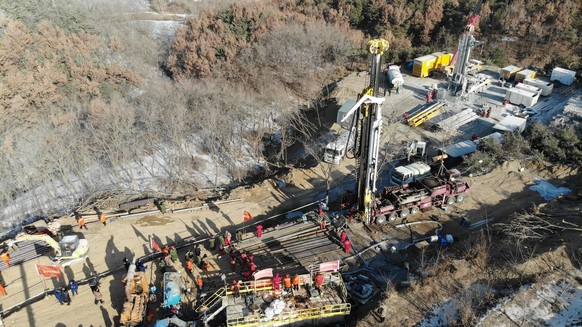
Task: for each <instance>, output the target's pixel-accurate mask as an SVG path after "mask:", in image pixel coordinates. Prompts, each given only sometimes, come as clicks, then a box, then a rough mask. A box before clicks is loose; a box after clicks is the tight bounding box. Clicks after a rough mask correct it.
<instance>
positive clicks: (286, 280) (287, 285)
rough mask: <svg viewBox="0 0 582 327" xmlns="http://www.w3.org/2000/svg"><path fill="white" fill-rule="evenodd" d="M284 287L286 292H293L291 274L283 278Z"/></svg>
mask: <svg viewBox="0 0 582 327" xmlns="http://www.w3.org/2000/svg"><path fill="white" fill-rule="evenodd" d="M283 285H284V286H285V292H291V276H289V274H287V275H285V278H283Z"/></svg>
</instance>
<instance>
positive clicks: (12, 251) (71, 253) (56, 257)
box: [5, 233, 89, 267]
mask: <svg viewBox="0 0 582 327" xmlns="http://www.w3.org/2000/svg"><path fill="white" fill-rule="evenodd" d="M51 235H52V233H44V234H43V233H38V234H27V233H21V234H19V235H17V236H16V237H15V238H14V239H12V240H9V241H7V242H6V245H7V246H6V247H5V249H6V250H5V251H6V252H7V253H8V255H9V256H10V258H11V259H14V258H15V257H16V256H18V255H19V252H20V247H19V244H22V243H24V242H26V241H31V242H32V243H35V242H41V243H46V244H47V245H48V246H49V247H50V248H52V250H53V253H52V254H51V255H50V259H51V260H52V261H54V262H58V263H59V264H60V265H61V266H62V267H66V266H69V265H71V264H72V263H75V262H78V261H82V260H83V259H85V258H86V257H87V254H88V252H89V242H88V241H87V240H86V239H82V238H79V236H78V235H66V236H63V237H62V238H61V240H60V241H57V240H56V239H55V238H53V236H51Z"/></svg>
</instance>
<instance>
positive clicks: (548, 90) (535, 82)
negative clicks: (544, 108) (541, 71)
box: [523, 78, 554, 97]
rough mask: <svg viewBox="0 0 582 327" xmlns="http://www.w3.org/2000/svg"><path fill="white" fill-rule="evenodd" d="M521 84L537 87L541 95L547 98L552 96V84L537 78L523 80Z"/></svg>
mask: <svg viewBox="0 0 582 327" xmlns="http://www.w3.org/2000/svg"><path fill="white" fill-rule="evenodd" d="M523 84H526V85H531V86H535V87H538V88H540V89H541V90H542V93H541V95H542V96H544V97H547V96H548V95H550V94H552V91H553V90H554V84H553V83H550V82H545V81H542V80H540V79H537V78H526V79H524V80H523Z"/></svg>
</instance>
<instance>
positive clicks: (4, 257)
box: [0, 252, 10, 268]
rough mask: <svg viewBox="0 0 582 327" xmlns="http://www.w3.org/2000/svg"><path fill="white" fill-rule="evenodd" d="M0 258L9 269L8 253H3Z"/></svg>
mask: <svg viewBox="0 0 582 327" xmlns="http://www.w3.org/2000/svg"><path fill="white" fill-rule="evenodd" d="M0 258H2V260H4V262H5V263H6V266H7V267H8V268H10V254H9V253H8V252H4V253H2V254H0Z"/></svg>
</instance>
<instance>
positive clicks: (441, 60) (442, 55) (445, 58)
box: [432, 52, 453, 69]
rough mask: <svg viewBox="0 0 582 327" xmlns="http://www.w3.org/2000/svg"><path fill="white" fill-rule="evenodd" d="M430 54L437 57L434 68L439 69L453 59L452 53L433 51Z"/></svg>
mask: <svg viewBox="0 0 582 327" xmlns="http://www.w3.org/2000/svg"><path fill="white" fill-rule="evenodd" d="M432 55H433V56H436V57H437V61H436V63H435V66H434V69H441V68H442V67H444V66H447V65H449V64H450V63H451V60H453V54H452V53H446V52H435V53H433V54H432Z"/></svg>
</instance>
